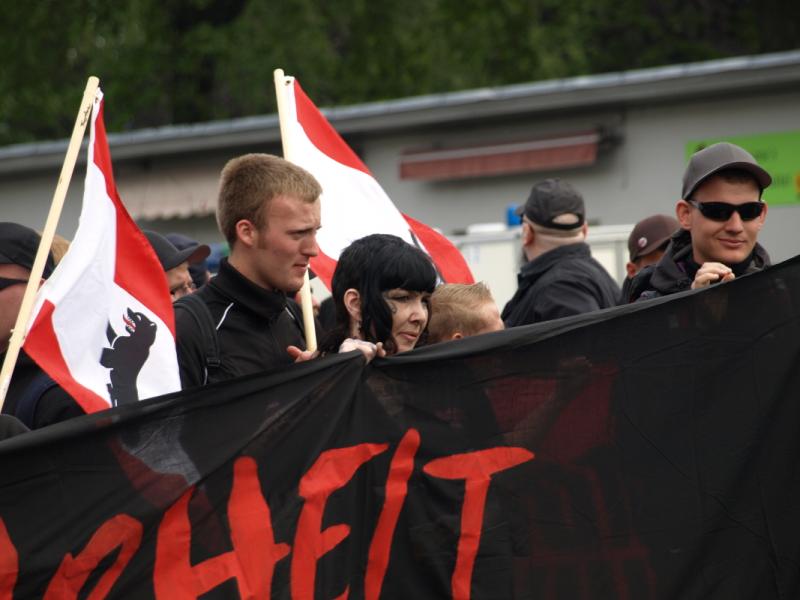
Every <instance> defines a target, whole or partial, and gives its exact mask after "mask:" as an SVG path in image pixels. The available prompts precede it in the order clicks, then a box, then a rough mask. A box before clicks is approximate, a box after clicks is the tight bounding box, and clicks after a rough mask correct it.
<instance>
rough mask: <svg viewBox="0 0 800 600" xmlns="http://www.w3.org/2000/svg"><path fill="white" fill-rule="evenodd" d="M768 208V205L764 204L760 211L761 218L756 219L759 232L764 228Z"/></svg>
mask: <svg viewBox="0 0 800 600" xmlns="http://www.w3.org/2000/svg"><path fill="white" fill-rule="evenodd" d="M768 208H769V205H768V204H766V203H765V204H764V209H763V210H762V211H761V216H760V217H758V229H759V231H760V230H761V228H762V227H763V226H764V220H765V219H766V218H767V209H768Z"/></svg>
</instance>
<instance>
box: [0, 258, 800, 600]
mask: <svg viewBox="0 0 800 600" xmlns="http://www.w3.org/2000/svg"><path fill="white" fill-rule="evenodd" d="M799 299H800V262H799V261H798V260H797V259H793V260H792V261H788V262H786V263H782V264H781V265H778V266H776V267H773V268H771V269H769V270H768V271H765V272H762V273H759V274H756V275H751V276H747V277H742V278H740V279H738V280H736V281H734V282H732V283H729V284H724V285H719V286H715V287H713V288H711V289H708V290H706V291H703V292H699V293H688V294H683V295H680V296H673V297H670V298H664V299H660V300H656V301H653V302H648V303H643V304H637V305H631V306H626V307H620V308H617V309H611V310H607V311H603V312H600V313H595V314H591V315H583V316H579V317H575V318H570V319H563V320H560V321H554V322H550V323H544V324H541V325H536V326H531V327H524V328H518V329H514V330H510V331H506V332H499V333H496V334H489V335H486V336H480V337H477V338H469V339H466V340H463V341H461V342H456V343H448V344H442V345H438V346H431V347H429V348H423V349H421V350H419V351H415V352H413V353H411V354H407V355H400V356H398V357H395V358H391V359H385V360H376V361H375V362H374V363H373V364H371V365H369V366H366V367H365V366H364V364H363V361H362V359H361V358H360V355H352V354H351V355H343V356H337V357H332V358H326V359H322V360H317V361H313V362H310V363H306V364H302V365H297V366H296V367H295V368H292V369H289V370H288V371H286V372H284V373H276V374H267V375H263V376H255V377H248V378H243V379H239V380H236V381H232V382H229V383H226V384H220V385H216V386H211V387H208V388H204V389H202V390H198V391H192V392H188V393H183V394H177V395H173V396H167V397H163V398H157V399H154V400H149V401H144V402H141V403H138V404H137V405H132V406H123V407H120V408H116V409H112V410H109V411H106V412H104V413H98V414H95V415H90V416H87V417H83V418H80V419H75V420H73V421H69V422H65V423H62V424H59V425H56V426H53V427H50V428H47V429H44V430H40V431H35V432H32V433H30V434H25V435H22V436H18V437H16V438H11V439H9V440H7V441H4V442H2V443H0V461H1V462H0V465H2V468H0V519H2V521H0V600H5V599H11V598H14V599H19V598H42V597H43V598H47V599H54V598H58V599H64V598H91V599H99V598H126V599H127V598H137V599H138V598H144V599H146V598H159V599H169V600H175V599H184V598H203V599H210V598H259V599H267V598H292V599H298V600H300V599H309V600H310V599H314V598H318V599H331V598H367V599H371V600H372V599H377V598H415V599H417V598H422V599H425V598H449V597H454V598H459V599H465V598H472V599H475V600H483V599H500V598H502V599H508V598H524V599H562V598H564V599H567V598H568V599H573V598H578V599H590V598H592V599H594V598H614V599H628V600H640V599H645V600H646V599H681V600H686V599H700V598H703V599H707V598H715V599H720V600H722V599H725V600H728V599H731V598H737V599H743V598H759V599H768V598H782V599H789V598H797V597H799V596H800V589H799V588H800V586H799V585H798V577H799V576H800V543H799V542H798V539H797V538H798V535H797V534H798V531H800V527H799V526H800V493H799V492H800V465H799V463H800V452H799V451H798V444H800V436H798V428H799V427H800V402H799V401H798V398H797V396H798V390H800V382H798V377H800V369H798V368H797V365H798V354H799V353H800V323H799V322H798V314H797V310H796V307H797V306H798V300H799Z"/></svg>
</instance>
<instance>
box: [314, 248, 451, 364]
mask: <svg viewBox="0 0 800 600" xmlns="http://www.w3.org/2000/svg"><path fill="white" fill-rule="evenodd" d="M331 287H332V288H333V289H332V297H333V303H334V306H335V311H336V325H335V327H334V329H333V330H332V331H331V332H330V333H329V334H328V335H327V336H326V338H325V340H323V342H322V344H321V345H320V350H321V351H322V352H323V353H326V352H328V353H329V352H345V351H349V350H355V349H361V350H362V351H365V348H364V347H363V346H369V348H367V351H366V352H365V354H367V355H368V356H369V350H372V349H374V352H375V353H376V354H377V355H378V356H385V355H393V354H397V353H399V352H407V351H409V350H412V349H413V348H414V347H415V346H416V345H417V344H418V343H419V342H420V341H423V340H424V338H425V335H426V333H427V327H428V318H429V316H430V295H431V293H432V292H433V289H434V288H435V287H436V270H435V269H434V267H433V263H432V262H431V260H430V258H429V257H428V255H427V254H425V253H424V252H423V251H422V250H420V249H419V248H416V247H414V246H412V245H411V244H409V243H407V242H405V241H404V240H402V239H400V238H399V237H397V236H394V235H388V234H374V235H368V236H366V237H363V238H361V239H358V240H356V241H354V242H353V243H352V244H350V245H349V246H348V247H347V248H345V250H344V251H343V252H342V253H341V255H340V256H339V261H338V264H337V266H336V271H335V272H334V274H333V282H332V286H331Z"/></svg>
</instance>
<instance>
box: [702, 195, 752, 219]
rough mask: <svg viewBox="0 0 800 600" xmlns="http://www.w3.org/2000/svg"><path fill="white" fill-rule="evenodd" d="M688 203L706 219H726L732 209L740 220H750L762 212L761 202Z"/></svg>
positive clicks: (731, 213)
mask: <svg viewBox="0 0 800 600" xmlns="http://www.w3.org/2000/svg"><path fill="white" fill-rule="evenodd" d="M689 204H691V205H692V206H694V207H695V208H697V210H699V211H700V214H702V215H703V216H704V217H705V218H706V219H711V220H712V221H727V220H728V219H730V218H731V216H732V215H733V213H734V211H735V212H738V213H739V216H740V217H741V218H742V221H752V220H753V219H757V218H758V217H760V216H761V213H762V212H764V203H763V202H745V203H744V204H728V203H727V202H697V201H696V200H689Z"/></svg>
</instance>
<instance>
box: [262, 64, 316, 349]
mask: <svg viewBox="0 0 800 600" xmlns="http://www.w3.org/2000/svg"><path fill="white" fill-rule="evenodd" d="M273 76H274V78H275V96H276V97H277V99H278V121H279V122H280V126H281V141H282V142H283V158H285V159H286V160H288V161H290V162H293V160H292V159H293V158H294V157H295V156H294V153H293V148H292V142H291V139H292V136H291V133H290V132H289V120H288V119H289V112H288V108H289V107H288V106H286V93H285V91H284V90H285V88H286V86H287V85H292V84H293V81H294V80H293V79H292V78H291V77H285V76H284V74H283V69H275V70H274V71H273ZM300 306H301V308H302V309H303V328H304V329H305V332H306V350H310V351H311V352H314V351H315V350H316V349H317V332H316V329H315V326H314V305H313V304H312V302H311V282H310V281H309V278H308V269H306V273H305V275H304V276H303V287H301V288H300Z"/></svg>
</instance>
